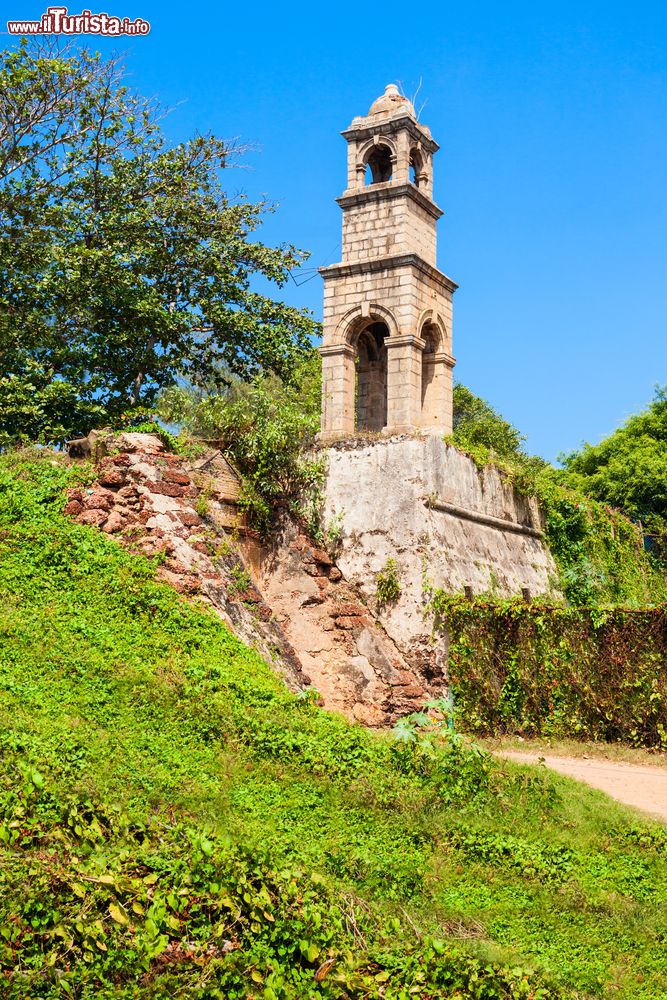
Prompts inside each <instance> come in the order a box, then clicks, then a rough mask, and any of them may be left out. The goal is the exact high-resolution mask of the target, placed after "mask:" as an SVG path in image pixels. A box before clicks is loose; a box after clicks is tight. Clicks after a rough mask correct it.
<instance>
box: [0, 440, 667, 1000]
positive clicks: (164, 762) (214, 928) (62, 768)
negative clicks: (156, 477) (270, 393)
mask: <svg viewBox="0 0 667 1000" xmlns="http://www.w3.org/2000/svg"><path fill="white" fill-rule="evenodd" d="M89 475H90V474H89V473H88V472H87V471H86V469H85V468H83V469H82V468H66V467H65V466H64V465H63V463H62V462H61V461H59V460H57V459H56V458H55V457H54V456H53V455H52V454H50V453H41V455H40V454H39V453H33V454H30V453H23V454H18V455H17V454H7V455H5V456H3V457H2V458H1V459H0V591H1V601H0V634H1V636H2V639H1V642H0V687H1V688H2V698H1V699H0V743H1V747H2V749H1V752H0V970H1V971H0V977H1V979H0V981H1V982H2V987H1V988H0V992H2V995H3V997H7V998H8V1000H18V998H21V1000H24V998H30V1000H34V998H40V997H42V998H67V997H71V998H76V1000H92V998H93V997H95V998H96V1000H97V998H112V997H114V998H121V997H122V998H127V1000H130V998H132V1000H142V998H149V997H163V996H165V997H166V996H181V997H191V998H200V1000H209V998H211V1000H213V998H219V1000H223V998H224V1000H233V998H248V1000H249V998H250V997H253V998H255V1000H288V998H290V1000H292V998H293V1000H306V998H316V997H323V998H326V997H329V998H339V1000H344V998H348V1000H350V998H354V1000H362V998H377V1000H379V998H381V997H382V998H384V1000H411V998H421V1000H435V998H440V997H442V998H444V997H448V998H459V1000H463V998H476V1000H492V998H525V1000H528V998H533V1000H537V998H542V1000H546V998H559V997H562V998H575V997H579V998H592V997H618V998H625V997H628V998H630V997H632V998H643V1000H659V998H664V997H667V962H666V961H665V953H664V942H665V937H666V935H667V905H665V904H666V903H667V863H666V860H665V857H666V852H665V847H666V846H667V840H666V838H665V832H664V830H663V829H662V828H661V827H658V826H655V825H651V824H650V823H646V822H643V821H642V822H638V821H637V820H636V819H635V818H634V817H633V816H632V815H631V814H630V813H629V812H628V811H626V810H624V809H623V808H622V807H620V806H617V805H615V804H613V803H611V802H609V801H608V800H606V799H605V798H604V797H603V796H601V795H600V794H599V793H596V792H594V791H592V790H588V789H585V788H583V787H580V786H577V785H575V784H574V783H571V782H569V781H567V780H566V779H564V778H560V777H558V776H556V775H550V774H547V773H545V772H540V771H534V770H528V769H525V768H521V767H517V766H512V765H510V764H504V763H503V764H500V763H496V762H494V761H493V760H492V759H491V758H490V757H488V756H487V755H486V754H485V753H484V752H483V751H481V750H479V749H478V748H476V747H475V746H474V745H472V744H470V743H469V742H467V741H465V740H463V739H461V738H460V737H458V736H452V734H451V731H450V729H449V725H448V724H447V720H448V715H447V711H448V709H447V706H444V708H442V707H441V709H442V710H441V711H440V715H439V716H438V714H437V713H438V709H437V708H436V709H435V711H436V721H435V722H434V721H433V715H432V712H429V713H426V714H425V717H424V718H420V717H413V718H412V719H411V720H408V723H407V724H404V725H403V727H402V728H401V727H399V729H398V730H397V731H396V733H394V734H391V733H390V734H384V735H380V734H374V733H371V732H368V731H366V730H364V729H362V728H361V727H359V726H352V725H349V724H347V723H346V722H344V721H343V720H342V719H340V718H337V717H335V716H332V715H329V714H327V713H325V712H322V711H321V710H319V709H317V708H316V707H315V706H314V705H313V699H311V698H295V697H294V696H292V695H290V694H289V693H288V692H287V691H286V689H285V688H284V686H283V685H282V683H281V682H280V681H279V680H278V679H277V677H276V676H274V675H273V674H272V672H271V671H270V669H269V668H268V667H267V666H266V665H265V664H264V663H262V661H261V660H260V659H259V657H258V656H257V655H256V654H255V653H254V652H253V651H252V650H250V649H248V648H246V647H244V646H243V645H242V644H241V643H240V642H239V641H237V640H236V639H235V638H234V637H233V636H232V635H230V633H229V632H228V631H227V630H226V628H225V627H224V626H223V625H222V623H221V622H220V621H219V619H217V618H216V617H215V616H213V615H212V614H211V613H209V612H207V611H205V610H204V609H200V608H198V607H197V606H195V605H193V604H189V603H188V602H186V601H185V600H183V599H182V598H180V597H179V596H178V595H176V594H175V593H174V592H173V591H172V590H170V589H169V588H168V587H166V586H163V585H159V584H157V583H156V582H154V577H153V574H154V567H153V566H152V565H151V564H150V563H149V562H147V561H146V560H144V559H142V558H140V557H136V556H131V555H130V554H129V553H127V552H125V551H124V550H122V549H121V548H120V547H119V546H118V545H117V543H115V542H114V541H113V540H111V539H110V538H108V537H107V536H105V535H103V534H101V533H97V532H95V531H94V530H92V529H88V528H85V527H81V526H79V525H76V524H74V523H72V522H70V521H69V520H68V519H66V518H65V517H63V516H62V515H61V513H60V511H61V509H62V506H63V490H64V488H65V487H66V486H68V485H73V484H74V483H75V482H78V483H80V482H82V481H83V483H84V484H85V483H86V482H87V481H88V476H89ZM432 711H433V710H432ZM438 718H442V720H443V724H438V723H437V719H438Z"/></svg>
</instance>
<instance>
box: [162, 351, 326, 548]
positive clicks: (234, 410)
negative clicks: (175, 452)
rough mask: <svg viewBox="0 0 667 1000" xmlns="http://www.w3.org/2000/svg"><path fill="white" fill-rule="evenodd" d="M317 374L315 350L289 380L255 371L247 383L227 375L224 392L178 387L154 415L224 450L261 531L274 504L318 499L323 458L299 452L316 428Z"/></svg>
mask: <svg viewBox="0 0 667 1000" xmlns="http://www.w3.org/2000/svg"><path fill="white" fill-rule="evenodd" d="M319 378H320V376H319V357H318V355H317V354H316V353H315V352H313V353H312V355H310V356H309V357H307V359H306V360H305V361H303V362H301V363H300V364H299V365H296V366H295V369H294V371H293V374H292V379H291V380H290V381H289V382H283V381H281V380H280V379H279V378H278V377H277V376H275V375H266V374H260V375H258V376H257V377H256V378H254V379H253V380H252V381H250V382H242V381H240V380H239V379H232V378H230V384H229V387H228V388H227V390H226V391H225V392H222V393H215V394H207V393H204V392H203V391H201V390H195V389H193V388H187V387H178V388H174V389H170V390H168V391H167V392H166V393H165V394H164V395H163V396H162V398H161V400H160V403H159V406H158V413H159V415H160V417H161V418H162V419H163V420H165V421H167V422H168V423H171V424H177V425H179V426H180V427H182V428H184V429H185V430H186V431H187V432H189V433H190V434H192V435H195V436H196V437H200V438H204V439H208V440H213V441H215V443H216V444H217V446H218V447H220V448H222V449H223V450H224V452H225V454H226V455H227V456H228V457H229V458H230V459H231V460H232V461H233V462H234V464H235V465H236V467H237V469H238V471H239V472H240V474H241V477H242V496H241V505H242V506H244V507H245V508H246V510H247V511H248V513H249V515H250V518H251V521H252V523H253V524H254V525H255V527H257V528H259V529H261V530H263V531H266V530H268V528H269V526H270V523H271V518H272V514H273V509H274V506H275V504H276V503H279V502H282V503H285V502H287V503H290V504H291V505H292V507H293V509H294V510H295V511H298V510H299V509H300V505H303V506H308V504H309V502H310V503H312V502H313V498H315V499H316V498H317V492H318V487H319V485H320V483H321V481H322V475H323V468H322V464H321V462H318V461H316V460H314V459H311V458H308V457H307V456H306V454H305V453H306V451H307V449H308V447H309V445H311V444H312V443H313V441H314V437H315V434H316V432H317V431H318V430H319V421H320V403H321V390H320V381H319ZM316 505H317V504H316Z"/></svg>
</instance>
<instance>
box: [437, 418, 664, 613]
mask: <svg viewBox="0 0 667 1000" xmlns="http://www.w3.org/2000/svg"><path fill="white" fill-rule="evenodd" d="M449 443H451V444H453V445H454V446H455V447H457V448H459V449H461V450H463V451H465V453H466V454H467V455H468V456H469V457H470V458H472V460H473V461H474V462H475V464H476V465H477V467H478V468H484V466H486V465H494V466H495V467H496V468H497V469H498V470H499V471H500V473H501V475H502V476H503V478H504V479H505V481H506V482H509V483H511V484H512V485H513V486H514V488H515V489H516V490H517V492H519V493H521V494H522V495H523V496H534V497H536V499H537V501H538V503H539V505H540V509H541V510H542V513H543V515H544V530H545V536H546V542H547V545H548V546H549V550H550V552H551V554H552V555H553V557H554V560H555V562H556V566H557V568H558V579H557V580H555V581H554V583H555V586H556V588H557V589H558V590H559V591H560V592H561V593H562V594H563V596H564V597H565V600H566V602H567V603H568V604H570V605H572V606H576V607H608V606H614V605H630V606H632V607H644V606H646V605H651V604H659V603H661V602H663V601H666V600H667V576H666V575H665V567H664V564H663V563H662V562H659V561H658V560H656V559H654V558H653V557H652V556H651V554H650V553H648V552H645V551H644V544H643V543H644V539H643V535H642V530H641V526H640V525H638V524H634V523H633V522H632V521H631V520H630V519H629V518H627V517H625V515H624V514H622V513H621V512H620V511H618V510H615V509H614V508H613V507H609V506H608V505H606V504H603V503H600V502H599V501H597V500H592V499H591V498H590V497H587V496H584V494H583V493H579V492H577V491H576V490H573V489H570V488H569V487H566V486H562V485H560V484H559V483H558V482H557V478H558V473H557V471H556V470H555V469H554V468H552V467H551V466H549V465H548V464H547V463H546V462H543V461H542V459H539V458H533V457H529V456H526V455H516V456H514V457H513V458H512V459H511V460H510V459H507V458H505V459H501V458H499V457H498V456H497V455H496V454H495V453H494V452H493V451H491V450H490V449H488V448H486V447H485V446H484V445H470V444H466V445H464V446H462V445H461V444H460V442H458V441H457V439H456V436H454V437H453V438H450V439H449Z"/></svg>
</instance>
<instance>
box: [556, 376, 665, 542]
mask: <svg viewBox="0 0 667 1000" xmlns="http://www.w3.org/2000/svg"><path fill="white" fill-rule="evenodd" d="M561 461H562V463H563V465H564V466H565V470H566V472H565V474H564V475H563V477H562V478H563V481H564V482H566V483H567V484H569V485H572V486H574V487H576V488H577V489H580V490H581V491H582V492H585V493H587V494H588V495H589V496H592V497H595V499H597V500H601V501H603V502H604V503H608V504H611V505H613V506H614V507H619V508H620V509H621V510H622V511H624V512H625V513H626V514H627V515H628V516H630V517H632V518H634V519H636V520H641V521H643V522H644V523H645V525H646V526H648V527H649V529H650V530H651V529H653V530H655V531H656V532H657V533H658V534H665V533H666V532H667V387H662V388H660V387H658V388H657V389H656V392H655V397H654V399H653V400H652V402H651V403H650V405H649V406H648V407H647V408H646V409H645V410H644V411H643V412H642V413H638V414H636V415H635V416H632V417H630V419H629V420H627V421H626V423H625V424H623V426H622V427H619V428H618V429H617V430H615V431H614V432H613V434H610V435H609V437H607V438H605V439H604V440H603V441H601V442H600V444H597V445H590V444H585V445H584V447H583V448H582V449H581V450H580V451H578V452H573V453H572V454H570V455H566V456H562V457H561Z"/></svg>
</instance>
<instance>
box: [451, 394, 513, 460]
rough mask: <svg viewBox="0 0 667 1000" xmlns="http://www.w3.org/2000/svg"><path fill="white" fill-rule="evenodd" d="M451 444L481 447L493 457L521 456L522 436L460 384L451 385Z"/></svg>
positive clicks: (495, 411) (509, 457) (487, 404)
mask: <svg viewBox="0 0 667 1000" xmlns="http://www.w3.org/2000/svg"><path fill="white" fill-rule="evenodd" d="M453 439H454V443H455V444H456V445H458V446H459V447H461V448H463V449H464V450H466V449H471V448H472V449H477V448H480V447H481V448H485V449H488V451H489V452H491V453H492V454H491V455H490V456H489V457H490V458H491V457H494V456H495V457H497V458H505V459H512V458H516V457H517V456H518V455H523V454H524V452H523V442H524V441H525V440H526V439H525V436H524V435H523V434H521V433H519V431H518V430H517V429H516V427H513V426H512V424H510V423H509V422H508V421H507V420H505V419H504V418H503V417H501V415H500V414H499V413H498V412H497V410H494V409H493V407H492V406H490V405H489V403H487V402H486V401H485V400H483V399H481V398H480V397H479V396H475V394H474V393H472V392H471V391H470V389H467V388H466V387H465V386H464V385H461V384H460V383H459V384H457V385H455V386H454V434H453Z"/></svg>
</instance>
